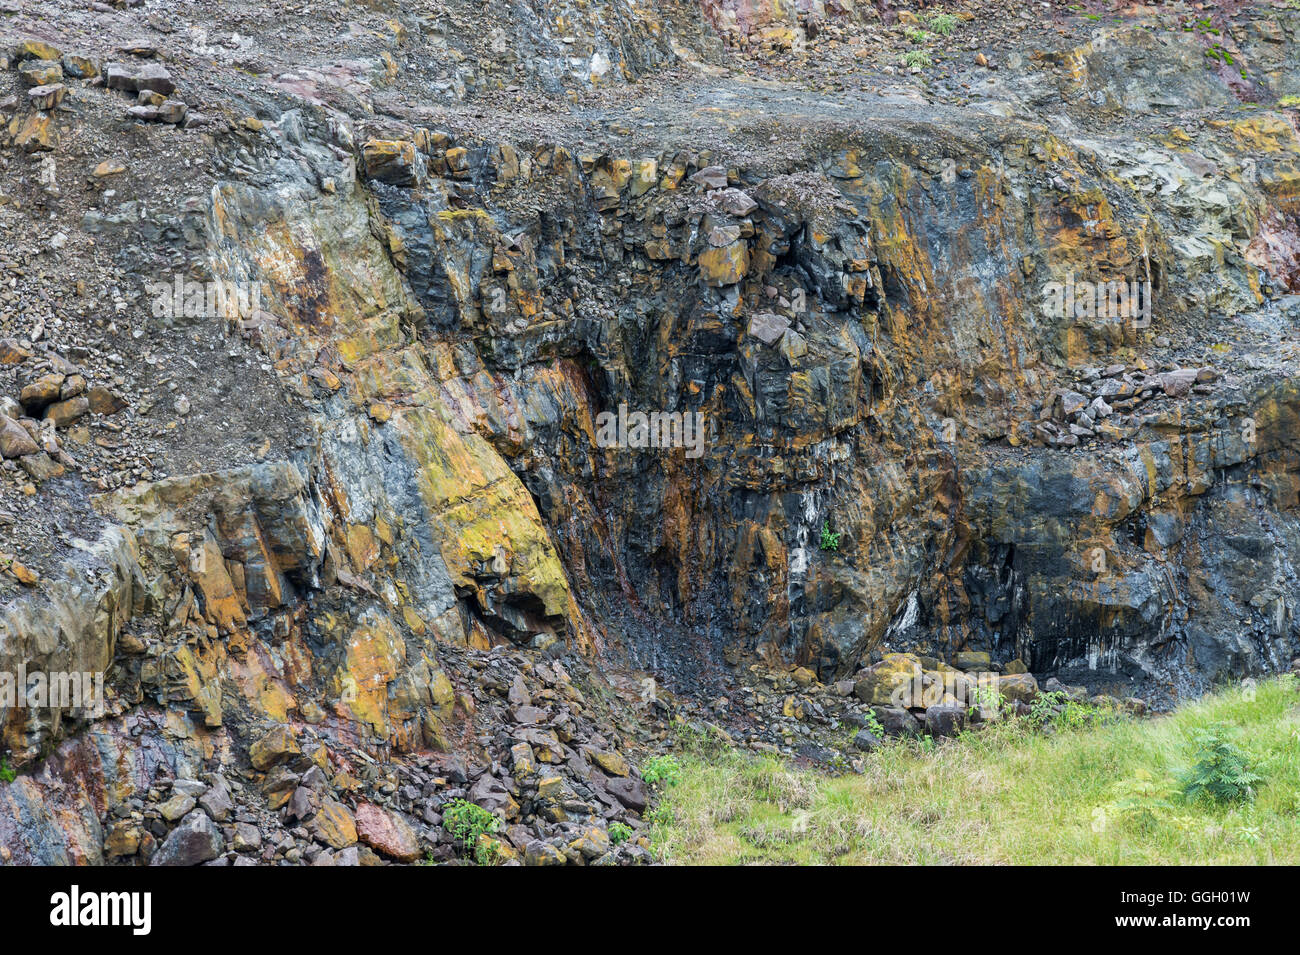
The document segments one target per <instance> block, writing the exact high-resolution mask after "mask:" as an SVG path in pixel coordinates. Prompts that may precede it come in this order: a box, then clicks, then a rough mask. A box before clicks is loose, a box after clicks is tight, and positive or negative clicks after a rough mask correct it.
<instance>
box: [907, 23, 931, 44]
mask: <svg viewBox="0 0 1300 955" xmlns="http://www.w3.org/2000/svg"><path fill="white" fill-rule="evenodd" d="M904 35H905V36H906V37H907V39H908V42H909V43H915V44H917V45H918V46H919V45H920V44H922V43H924V42H925V41H926V40H928V39H930V34H928V33H926V32H925V31H924V30H923V29H921V28H920V27H908V29H907V30H906V31H905V33H904Z"/></svg>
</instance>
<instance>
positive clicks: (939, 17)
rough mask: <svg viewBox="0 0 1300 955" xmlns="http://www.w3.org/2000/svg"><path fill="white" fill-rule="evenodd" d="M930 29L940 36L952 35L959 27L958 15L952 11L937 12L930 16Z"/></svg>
mask: <svg viewBox="0 0 1300 955" xmlns="http://www.w3.org/2000/svg"><path fill="white" fill-rule="evenodd" d="M930 29H931V30H933V31H934V32H935V33H937V34H939V36H952V31H953V30H955V29H957V17H956V16H955V15H954V14H951V13H936V14H935V15H934V16H933V17H931V18H930Z"/></svg>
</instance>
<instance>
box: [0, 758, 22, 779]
mask: <svg viewBox="0 0 1300 955" xmlns="http://www.w3.org/2000/svg"><path fill="white" fill-rule="evenodd" d="M17 778H18V774H17V773H16V772H14V770H13V767H12V766H10V765H9V760H8V759H6V758H3V757H0V783H11V782H13V781H14V780H15V779H17Z"/></svg>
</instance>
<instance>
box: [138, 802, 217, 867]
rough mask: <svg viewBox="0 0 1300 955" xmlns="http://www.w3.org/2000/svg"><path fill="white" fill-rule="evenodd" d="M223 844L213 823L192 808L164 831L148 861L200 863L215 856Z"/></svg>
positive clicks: (151, 863) (155, 863)
mask: <svg viewBox="0 0 1300 955" xmlns="http://www.w3.org/2000/svg"><path fill="white" fill-rule="evenodd" d="M224 847H225V839H224V838H222V835H221V831H220V830H219V829H218V828H217V824H216V823H215V822H213V821H212V820H211V819H209V818H208V816H207V814H206V813H204V812H201V811H199V810H197V809H196V810H194V811H192V812H191V813H190V814H189V815H188V816H186V817H185V818H184V819H182V820H181V822H180V825H178V826H177V827H176V828H175V829H173V830H172V831H171V833H170V834H168V836H167V838H166V840H164V842H163V844H162V846H161V847H160V848H159V849H158V852H157V853H156V854H155V855H154V857H153V859H152V860H151V861H150V865H201V864H203V863H204V862H209V861H211V860H212V859H215V858H216V857H217V856H219V855H220V854H221V850H222V849H223V848H224Z"/></svg>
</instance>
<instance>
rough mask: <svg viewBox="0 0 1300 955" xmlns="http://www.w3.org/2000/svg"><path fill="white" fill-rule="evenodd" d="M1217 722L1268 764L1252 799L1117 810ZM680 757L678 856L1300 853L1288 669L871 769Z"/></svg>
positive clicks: (902, 749) (873, 760) (1106, 858)
mask: <svg viewBox="0 0 1300 955" xmlns="http://www.w3.org/2000/svg"><path fill="white" fill-rule="evenodd" d="M1252 695H1253V699H1252ZM1216 723H1221V724H1225V725H1226V726H1227V727H1228V728H1229V729H1228V733H1227V736H1228V738H1229V739H1231V740H1232V741H1233V742H1235V743H1237V744H1238V745H1239V746H1240V747H1241V748H1242V749H1243V750H1245V751H1246V752H1247V753H1248V754H1249V755H1250V756H1251V758H1252V762H1253V763H1254V764H1255V767H1254V768H1255V770H1256V771H1257V772H1259V773H1260V774H1261V775H1262V776H1264V781H1263V782H1262V783H1260V784H1259V785H1258V786H1257V787H1256V788H1257V793H1258V794H1257V797H1256V799H1255V801H1254V802H1253V804H1251V803H1247V804H1244V805H1240V806H1215V805H1205V804H1203V803H1198V804H1193V805H1189V804H1186V803H1185V802H1184V801H1183V800H1181V798H1180V797H1177V796H1175V797H1173V798H1172V800H1169V802H1170V803H1171V805H1170V807H1169V808H1166V809H1158V810H1157V811H1156V815H1157V818H1156V819H1155V820H1154V821H1149V820H1148V821H1146V822H1143V821H1142V820H1140V819H1138V818H1135V817H1134V816H1133V815H1131V814H1125V813H1123V812H1119V811H1117V810H1116V808H1115V803H1116V801H1117V800H1118V799H1121V798H1122V797H1123V796H1124V788H1125V787H1126V786H1128V787H1132V786H1133V785H1134V784H1137V785H1138V786H1139V787H1142V786H1147V787H1151V786H1155V787H1162V786H1168V787H1171V788H1172V787H1175V786H1176V777H1175V774H1176V773H1177V772H1178V771H1179V770H1180V769H1182V768H1184V767H1185V766H1187V764H1188V763H1189V762H1190V761H1191V758H1192V742H1191V734H1192V732H1193V731H1194V730H1196V729H1199V728H1205V727H1209V726H1210V725H1212V724H1216ZM680 758H681V759H682V763H683V769H684V773H683V778H682V781H681V782H680V783H679V784H678V785H677V786H675V787H674V788H672V789H670V790H668V792H667V794H666V796H665V798H664V800H663V804H662V807H661V811H660V819H661V821H660V823H659V824H658V825H657V833H658V836H659V839H658V841H659V847H660V850H661V851H662V852H663V853H664V855H665V857H666V858H667V860H668V861H669V862H675V863H696V864H736V863H750V862H761V863H855V864H870V863H882V864H890V863H927V864H944V863H950V864H997V863H1014V864H1045V865H1051V864H1103V865H1117V864H1130V863H1132V864H1157V865H1158V864H1174V865H1177V864H1212V863H1213V864H1228V865H1231V864H1253V863H1268V864H1273V863H1277V864H1291V865H1295V864H1297V863H1300V684H1297V681H1296V679H1295V678H1294V677H1286V678H1283V679H1280V680H1275V681H1269V682H1265V683H1262V684H1260V685H1259V686H1258V687H1257V688H1256V689H1255V690H1254V692H1253V694H1252V693H1251V692H1248V691H1243V690H1242V689H1240V688H1236V689H1230V690H1225V691H1222V692H1220V693H1217V694H1215V695H1212V696H1210V697H1207V698H1205V699H1202V700H1199V701H1197V702H1195V703H1190V704H1187V705H1185V706H1183V707H1181V708H1180V709H1178V710H1177V711H1176V712H1174V713H1173V714H1170V715H1168V716H1163V717H1159V718H1155V719H1148V720H1131V719H1125V720H1122V721H1119V722H1111V723H1107V724H1103V725H1093V726H1087V727H1083V728H1078V729H1059V730H1058V731H1057V732H1056V733H1055V734H1054V735H1045V734H1043V733H1040V732H1034V731H1032V730H1030V729H1029V728H1028V727H1027V726H1026V725H1025V724H1024V723H1023V722H1019V721H1017V722H1014V723H1004V724H1000V725H996V726H995V727H993V728H991V729H990V730H987V731H985V732H982V733H978V734H967V735H965V736H964V737H962V738H961V739H959V740H956V741H951V742H949V743H946V744H944V745H940V746H938V747H932V748H929V749H928V750H927V749H925V748H923V747H921V746H919V745H917V744H916V743H894V744H891V745H889V746H887V747H885V748H884V749H883V750H881V751H878V752H876V753H872V754H870V755H868V756H867V757H866V759H865V772H864V773H863V774H862V775H857V774H854V773H848V774H845V775H842V776H831V775H827V774H823V773H820V772H815V771H811V770H799V769H794V768H791V767H790V766H789V765H788V764H787V763H785V762H783V761H781V760H778V759H775V758H770V757H768V758H760V757H755V756H753V755H750V754H748V753H743V752H740V751H735V750H713V751H704V750H701V749H699V748H695V749H692V750H689V751H687V752H685V753H683V754H682V755H681V757H680ZM1146 774H1149V776H1150V782H1146V783H1143V782H1142V780H1143V779H1144V777H1145V776H1146Z"/></svg>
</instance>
